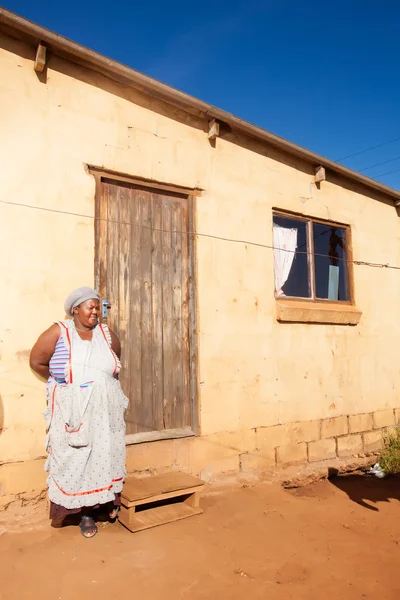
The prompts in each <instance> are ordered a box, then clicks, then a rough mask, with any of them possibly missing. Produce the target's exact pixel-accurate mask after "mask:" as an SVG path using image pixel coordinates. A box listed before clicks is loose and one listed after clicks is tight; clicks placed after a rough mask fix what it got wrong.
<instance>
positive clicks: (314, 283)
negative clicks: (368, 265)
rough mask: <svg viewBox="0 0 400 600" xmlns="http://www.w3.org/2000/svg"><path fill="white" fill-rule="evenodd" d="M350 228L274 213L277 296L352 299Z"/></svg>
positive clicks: (332, 300)
mask: <svg viewBox="0 0 400 600" xmlns="http://www.w3.org/2000/svg"><path fill="white" fill-rule="evenodd" d="M349 237H350V231H349V227H346V226H344V225H337V224H335V223H331V222H329V221H325V222H324V221H320V220H316V219H309V218H306V217H304V218H303V217H297V216H295V215H289V214H284V213H278V212H276V213H274V215H273V241H274V266H275V297H276V298H285V297H290V298H305V299H310V300H329V301H331V302H347V303H350V302H351V294H350V278H349V263H348V253H349Z"/></svg>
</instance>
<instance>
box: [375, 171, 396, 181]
mask: <svg viewBox="0 0 400 600" xmlns="http://www.w3.org/2000/svg"><path fill="white" fill-rule="evenodd" d="M399 171H400V169H394V171H387V172H386V173H381V174H380V175H374V179H376V178H377V177H386V175H391V174H392V173H398V172H399Z"/></svg>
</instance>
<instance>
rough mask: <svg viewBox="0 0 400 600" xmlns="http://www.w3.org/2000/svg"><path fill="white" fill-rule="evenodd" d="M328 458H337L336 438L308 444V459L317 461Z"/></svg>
mask: <svg viewBox="0 0 400 600" xmlns="http://www.w3.org/2000/svg"><path fill="white" fill-rule="evenodd" d="M328 458H336V440H335V439H333V438H332V439H327V440H318V441H316V442H310V443H309V444H308V460H309V461H310V462H316V461H318V460H327V459H328Z"/></svg>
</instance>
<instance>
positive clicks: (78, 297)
mask: <svg viewBox="0 0 400 600" xmlns="http://www.w3.org/2000/svg"><path fill="white" fill-rule="evenodd" d="M92 298H95V299H96V300H100V296H99V293H98V292H96V290H94V289H93V288H90V287H86V286H83V287H80V288H77V289H76V290H74V291H73V292H71V293H70V295H69V296H68V298H67V299H66V301H65V302H64V310H65V314H67V315H72V314H73V309H74V308H75V306H79V305H80V304H82V302H86V300H92Z"/></svg>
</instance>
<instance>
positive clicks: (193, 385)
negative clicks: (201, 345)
mask: <svg viewBox="0 0 400 600" xmlns="http://www.w3.org/2000/svg"><path fill="white" fill-rule="evenodd" d="M87 169H88V172H89V173H90V174H91V175H92V176H93V177H94V180H95V184H96V187H95V217H94V281H95V288H96V289H100V253H99V240H100V200H101V183H102V181H103V180H106V179H107V180H112V181H113V182H115V183H118V182H121V183H130V184H132V185H135V186H138V187H145V188H148V189H151V190H153V191H155V192H157V191H159V192H167V193H168V192H172V193H175V194H176V193H179V194H182V195H183V196H185V197H186V198H187V201H188V226H189V231H190V232H193V235H189V236H188V237H189V246H188V255H189V261H188V266H189V270H188V283H189V393H190V418H191V424H192V425H191V427H185V428H181V429H163V430H161V431H148V432H141V433H131V434H129V435H126V436H125V443H126V445H130V444H140V443H142V442H153V441H156V440H166V439H175V438H184V437H192V436H195V435H199V433H200V418H199V414H200V412H199V411H200V407H199V378H198V335H197V305H198V304H197V285H196V282H197V268H196V267H197V235H196V231H197V227H196V215H197V206H196V199H197V197H198V196H200V194H201V190H200V189H197V188H194V189H189V188H184V187H181V186H176V185H169V184H167V183H161V182H158V181H153V180H149V179H142V178H139V177H133V176H130V175H127V174H125V173H118V172H116V171H108V170H105V169H102V168H101V167H95V166H92V165H87Z"/></svg>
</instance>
